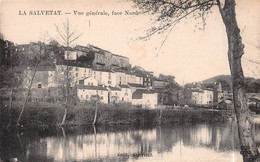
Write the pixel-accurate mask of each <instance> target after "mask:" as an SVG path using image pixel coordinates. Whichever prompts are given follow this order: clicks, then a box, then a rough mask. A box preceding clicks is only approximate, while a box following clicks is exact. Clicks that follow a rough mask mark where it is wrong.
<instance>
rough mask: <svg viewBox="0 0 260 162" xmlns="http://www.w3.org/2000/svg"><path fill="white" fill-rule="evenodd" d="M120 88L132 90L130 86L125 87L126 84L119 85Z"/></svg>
mask: <svg viewBox="0 0 260 162" xmlns="http://www.w3.org/2000/svg"><path fill="white" fill-rule="evenodd" d="M118 86H119V87H120V88H130V87H129V86H128V85H124V84H119V85H118Z"/></svg>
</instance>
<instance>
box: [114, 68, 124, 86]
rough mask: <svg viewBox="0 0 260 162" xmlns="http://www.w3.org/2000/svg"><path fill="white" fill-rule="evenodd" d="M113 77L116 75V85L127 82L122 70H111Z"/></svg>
mask: <svg viewBox="0 0 260 162" xmlns="http://www.w3.org/2000/svg"><path fill="white" fill-rule="evenodd" d="M113 71H114V74H115V77H116V85H120V84H124V85H125V84H127V82H126V74H125V72H124V71H122V70H113Z"/></svg>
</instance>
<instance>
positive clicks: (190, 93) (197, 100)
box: [184, 88, 214, 105]
mask: <svg viewBox="0 0 260 162" xmlns="http://www.w3.org/2000/svg"><path fill="white" fill-rule="evenodd" d="M213 95H214V91H213V90H212V89H206V88H197V89H188V90H187V89H186V90H185V92H184V96H185V100H186V103H187V104H192V105H210V104H213Z"/></svg>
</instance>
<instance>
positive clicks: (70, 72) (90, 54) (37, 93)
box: [16, 43, 174, 108]
mask: <svg viewBox="0 0 260 162" xmlns="http://www.w3.org/2000/svg"><path fill="white" fill-rule="evenodd" d="M35 47H37V48H35ZM47 47H48V46H47ZM44 49H45V50H46V51H47V52H48V53H49V56H50V57H51V58H52V60H53V61H52V63H48V64H47V65H46V64H40V65H39V66H38V68H37V71H36V73H35V75H34V69H32V68H29V67H28V68H27V69H25V70H24V76H26V77H24V82H23V85H22V87H23V88H25V89H26V88H28V87H29V86H30V85H31V82H30V81H31V80H33V84H32V90H31V96H30V99H31V100H33V101H47V100H51V101H54V102H55V101H59V100H61V98H62V97H64V96H62V95H61V94H62V93H64V91H65V90H64V89H65V87H66V83H67V82H68V83H69V87H70V91H72V92H73V93H74V97H75V96H76V98H77V99H78V100H79V101H81V102H86V101H87V102H91V101H93V100H97V99H98V100H99V101H100V102H102V103H104V104H108V103H124V102H129V103H131V104H132V105H139V106H142V107H147V108H156V107H158V105H160V104H163V103H161V102H160V95H159V93H161V91H159V90H158V89H163V88H164V87H165V85H167V84H168V83H167V81H164V80H160V79H159V78H156V77H155V76H154V75H153V73H152V72H148V71H146V70H144V69H143V68H141V67H140V66H135V67H131V64H130V63H129V58H127V57H124V56H120V55H116V54H113V53H111V52H109V51H106V50H103V49H100V48H98V47H95V46H92V45H88V46H86V47H84V46H79V45H77V46H75V47H74V48H66V47H60V48H58V50H56V53H54V51H53V50H51V48H50V47H49V48H44ZM35 50H36V51H39V50H40V47H39V46H38V43H30V44H26V45H18V46H17V48H16V51H18V52H19V53H20V55H23V56H24V57H29V60H30V59H32V58H33V57H34V56H33V55H35ZM38 53H40V51H39V52H38ZM67 76H68V77H67ZM32 77H33V78H32ZM172 78H173V79H174V77H172ZM153 84H154V85H155V86H153ZM72 89H73V90H72Z"/></svg>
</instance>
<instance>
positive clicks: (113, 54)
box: [112, 54, 129, 59]
mask: <svg viewBox="0 0 260 162" xmlns="http://www.w3.org/2000/svg"><path fill="white" fill-rule="evenodd" d="M112 55H113V56H117V57H123V58H127V59H129V58H128V57H125V56H121V55H116V54H112Z"/></svg>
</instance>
